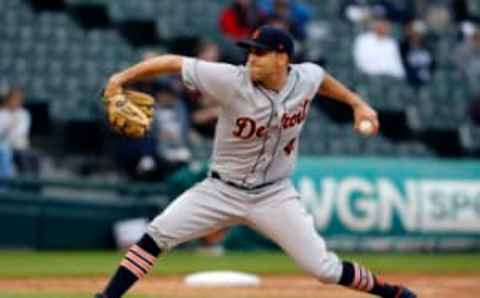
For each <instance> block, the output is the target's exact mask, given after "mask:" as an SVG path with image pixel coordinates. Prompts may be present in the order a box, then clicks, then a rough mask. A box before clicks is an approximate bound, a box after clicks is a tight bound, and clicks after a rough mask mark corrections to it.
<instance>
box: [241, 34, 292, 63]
mask: <svg viewBox="0 0 480 298" xmlns="http://www.w3.org/2000/svg"><path fill="white" fill-rule="evenodd" d="M237 45H238V46H239V47H242V48H252V47H253V48H259V49H264V50H271V51H276V52H283V53H286V54H287V55H288V56H289V57H290V58H291V57H293V53H294V50H295V49H294V45H293V38H292V37H291V36H290V34H289V33H288V32H285V31H283V30H281V29H278V28H275V27H272V26H262V27H260V28H258V29H257V30H255V31H254V32H253V33H252V36H251V38H249V39H244V40H240V41H238V42H237Z"/></svg>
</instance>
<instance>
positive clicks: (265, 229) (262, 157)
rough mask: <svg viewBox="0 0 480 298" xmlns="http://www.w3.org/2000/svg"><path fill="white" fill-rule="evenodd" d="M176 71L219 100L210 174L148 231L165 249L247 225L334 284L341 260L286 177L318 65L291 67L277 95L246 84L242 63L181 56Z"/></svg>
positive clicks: (320, 72) (318, 81)
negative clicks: (322, 235)
mask: <svg viewBox="0 0 480 298" xmlns="http://www.w3.org/2000/svg"><path fill="white" fill-rule="evenodd" d="M182 77H183V80H184V83H185V84H186V85H187V86H188V87H189V88H193V89H196V90H199V91H200V92H202V93H203V95H204V96H209V97H211V98H212V99H214V100H216V101H217V102H218V103H219V104H220V105H221V112H220V115H219V118H218V122H217V127H216V135H215V142H214V150H213V154H212V163H211V176H210V177H208V178H207V179H205V180H204V181H203V182H201V183H199V184H197V185H195V186H194V187H192V188H191V189H189V190H187V191H186V192H185V193H183V194H182V195H181V196H180V197H178V198H177V199H176V200H175V201H174V202H173V203H172V204H171V205H170V206H169V207H168V208H167V209H165V211H164V212H163V213H162V214H160V215H159V216H157V217H156V218H155V219H154V220H153V221H152V223H151V224H150V225H149V227H148V233H149V235H150V236H151V237H152V238H153V239H154V240H155V241H156V243H157V244H158V245H159V247H161V248H162V249H163V250H169V249H171V248H173V247H174V246H176V245H177V244H179V243H182V242H185V241H188V240H191V239H194V238H196V237H199V236H201V235H204V234H207V233H208V232H210V231H212V230H215V229H220V228H222V227H225V226H229V225H232V224H246V225H248V226H250V227H251V228H253V229H255V230H257V231H259V232H260V233H262V234H264V235H265V236H267V237H269V238H270V239H272V240H273V241H275V242H276V243H277V244H278V245H280V246H281V247H282V248H283V249H284V250H285V251H286V252H287V253H288V254H289V255H290V256H291V257H292V258H293V259H294V260H295V261H296V262H297V263H298V265H299V266H300V267H302V268H303V269H304V270H306V271H308V272H309V273H311V274H312V275H314V276H315V277H317V278H318V279H319V280H321V281H324V282H328V283H335V282H338V280H339V278H340V275H341V272H342V263H341V262H340V261H339V259H338V257H337V256H336V255H335V254H334V253H331V252H328V251H327V248H326V245H325V242H324V240H323V238H322V237H320V235H319V234H318V233H317V232H316V230H315V228H314V224H313V220H312V218H311V216H309V215H308V213H307V212H306V211H305V210H304V208H303V206H302V205H301V203H300V200H299V194H298V192H297V191H296V190H295V188H294V186H293V185H292V183H291V181H290V180H289V179H288V177H289V176H290V174H291V173H292V171H293V168H294V166H295V163H296V158H297V152H298V137H299V135H300V131H301V129H302V126H303V123H304V121H305V119H306V117H307V113H308V108H309V106H310V103H311V101H312V99H313V97H314V96H315V94H316V93H317V90H318V88H319V86H320V84H321V83H322V81H323V78H324V71H323V69H322V68H320V67H319V66H316V65H314V64H311V63H303V64H296V65H295V64H294V65H291V67H290V70H289V74H288V79H287V81H286V84H285V86H284V88H283V89H282V90H281V91H280V92H278V93H276V92H273V91H270V90H266V89H264V88H262V87H261V86H258V85H255V84H254V83H252V81H251V79H250V77H249V73H248V69H247V68H246V67H244V66H233V65H229V64H223V63H210V62H204V61H200V60H197V59H192V58H184V61H183V68H182ZM213 173H216V175H213Z"/></svg>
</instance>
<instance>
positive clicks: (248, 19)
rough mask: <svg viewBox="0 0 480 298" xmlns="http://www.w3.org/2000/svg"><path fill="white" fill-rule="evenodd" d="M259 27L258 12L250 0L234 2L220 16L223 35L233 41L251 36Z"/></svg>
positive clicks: (236, 0)
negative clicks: (256, 27) (254, 29)
mask: <svg viewBox="0 0 480 298" xmlns="http://www.w3.org/2000/svg"><path fill="white" fill-rule="evenodd" d="M256 25H257V11H256V8H255V5H254V4H253V2H252V1H250V0H234V1H233V3H232V4H231V5H230V6H229V7H227V8H225V9H224V10H223V11H222V13H221V14H220V18H219V26H220V29H221V31H222V32H223V34H225V35H226V36H227V37H230V38H233V39H242V38H246V37H248V36H249V35H250V33H251V32H252V30H253V28H254V27H255V26H256Z"/></svg>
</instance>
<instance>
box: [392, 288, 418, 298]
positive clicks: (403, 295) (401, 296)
mask: <svg viewBox="0 0 480 298" xmlns="http://www.w3.org/2000/svg"><path fill="white" fill-rule="evenodd" d="M396 289H397V291H398V292H397V294H396V295H395V298H417V295H416V294H415V293H413V292H412V290H410V289H408V288H405V287H396Z"/></svg>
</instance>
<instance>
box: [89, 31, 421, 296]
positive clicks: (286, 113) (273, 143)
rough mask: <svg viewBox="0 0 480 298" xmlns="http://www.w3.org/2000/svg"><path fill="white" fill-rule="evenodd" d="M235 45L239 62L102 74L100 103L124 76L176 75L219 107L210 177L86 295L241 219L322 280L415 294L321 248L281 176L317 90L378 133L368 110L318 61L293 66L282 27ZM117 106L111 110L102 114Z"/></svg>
mask: <svg viewBox="0 0 480 298" xmlns="http://www.w3.org/2000/svg"><path fill="white" fill-rule="evenodd" d="M238 45H239V46H240V47H243V48H245V49H246V50H247V51H248V59H247V63H246V65H244V66H234V65H229V64H224V63H212V62H205V61H201V60H198V59H193V58H187V57H181V56H176V55H162V56H159V57H155V58H152V59H150V60H147V61H144V62H141V63H139V64H137V65H134V66H132V67H130V68H128V69H126V70H124V71H122V72H119V73H117V74H114V75H113V76H112V77H111V78H110V79H109V81H108V84H107V86H106V88H105V94H104V96H105V98H106V99H107V102H108V99H109V98H115V97H116V96H118V95H119V94H122V93H124V92H125V91H124V90H123V86H124V85H125V84H126V83H129V82H131V81H134V80H137V79H140V78H145V77H151V76H157V75H163V74H181V76H182V79H183V83H184V84H185V85H186V86H187V87H188V88H192V89H195V90H198V91H200V92H202V93H203V95H204V96H206V97H209V98H210V99H212V100H215V101H216V102H217V103H218V104H219V106H220V107H221V112H220V115H219V118H218V122H217V126H216V134H215V141H214V149H213V153H212V161H211V166H210V171H209V177H208V178H206V179H205V180H204V181H202V182H200V183H199V184H197V185H195V186H193V187H192V188H191V189H190V190H188V191H186V192H185V193H183V194H182V195H180V196H179V197H178V198H177V199H176V200H175V201H174V202H173V203H172V204H171V205H170V206H169V207H168V208H166V209H165V211H163V213H161V214H160V215H159V216H157V217H156V218H155V219H154V220H153V221H152V222H151V223H150V225H149V227H148V231H147V232H146V233H145V235H143V237H142V238H141V239H140V240H139V242H138V243H137V244H136V245H134V246H132V247H131V248H130V249H129V251H128V252H127V254H126V256H125V257H124V259H123V260H122V261H121V264H120V266H119V267H118V269H117V271H116V272H115V274H114V275H113V277H112V278H111V280H110V282H109V283H108V285H107V286H106V288H105V289H104V291H103V292H102V293H99V294H96V296H95V297H96V298H119V297H122V295H124V293H126V292H127V291H128V289H129V288H130V287H131V286H132V285H133V284H134V283H135V282H136V281H138V280H140V279H141V278H142V277H144V276H145V275H146V274H147V273H148V272H149V271H150V270H151V269H152V267H153V266H154V263H155V261H156V259H157V257H158V256H159V255H160V253H162V252H167V251H169V250H171V249H172V248H174V247H175V246H176V245H178V244H180V243H182V242H185V241H188V240H192V239H194V238H197V237H200V236H202V235H205V234H206V233H208V232H209V231H211V230H213V229H218V228H222V227H226V226H229V225H232V224H245V225H248V226H249V227H251V228H253V229H255V230H256V231H258V232H260V233H262V234H263V235H265V236H267V237H269V238H270V239H272V240H273V241H275V242H276V243H277V244H278V245H279V246H280V247H282V249H283V250H284V251H285V252H286V253H287V254H288V255H289V256H290V257H291V258H293V259H294V260H295V262H296V263H297V264H298V265H299V266H300V267H301V268H303V269H304V270H305V271H307V272H308V273H310V274H311V275H313V276H314V277H315V278H317V279H318V280H320V281H321V282H324V283H333V284H339V285H342V286H345V287H348V288H351V289H354V290H357V291H363V292H367V293H371V294H373V295H376V296H379V297H387V298H414V297H416V295H415V294H414V293H413V292H412V291H411V290H409V289H407V288H405V287H403V286H397V285H391V284H388V283H384V282H382V281H380V279H379V278H378V277H377V276H376V275H375V274H373V273H372V272H371V271H369V270H368V269H367V268H365V267H364V266H362V265H360V264H358V263H355V262H350V261H343V260H340V259H339V258H338V257H337V255H336V254H334V253H333V252H330V251H328V250H327V247H326V245H325V242H324V240H323V238H322V237H321V236H320V235H319V234H318V233H317V231H316V230H315V228H314V224H313V221H312V218H311V217H310V216H309V215H308V214H307V213H306V212H305V209H304V208H303V206H302V204H301V203H300V200H299V193H298V192H297V191H296V190H295V188H294V186H293V185H292V183H291V182H290V180H289V176H290V175H291V173H292V171H293V169H294V167H295V163H296V159H297V153H298V144H299V137H300V132H301V130H302V127H303V124H304V122H305V120H306V118H307V114H308V111H309V108H310V106H311V102H312V100H313V99H314V98H315V96H316V95H317V94H320V95H324V96H327V97H328V98H333V99H335V100H338V101H340V102H343V103H345V104H348V105H349V106H350V107H351V108H352V110H353V113H354V129H355V130H357V131H358V132H360V133H363V134H367V135H370V134H375V133H376V132H377V131H378V128H379V123H378V119H377V114H376V112H375V111H374V110H373V109H372V108H371V107H370V106H369V105H368V104H367V103H366V102H364V101H363V100H361V99H360V98H359V96H358V95H357V94H355V93H353V92H351V91H350V90H348V89H347V88H346V87H344V86H343V85H342V84H341V83H340V82H338V81H336V80H335V79H334V78H333V77H332V76H331V75H329V74H328V73H326V72H325V71H324V70H323V69H322V68H321V67H319V66H317V65H315V64H312V63H302V64H292V63H291V59H292V56H293V54H294V44H293V41H292V38H291V37H290V36H289V35H288V33H285V32H283V31H281V30H279V29H276V28H273V27H268V26H264V27H260V28H259V29H258V30H256V31H255V32H254V33H253V35H252V37H251V39H247V40H243V41H240V42H238ZM118 106H122V105H121V104H120V105H118ZM116 107H117V105H113V106H110V108H111V110H115V109H116ZM112 113H114V111H113V112H112ZM138 113H139V114H141V113H140V110H139V112H138ZM109 116H110V115H109ZM127 116H128V114H127ZM134 116H135V115H134ZM140 118H141V117H140ZM147 118H148V117H147ZM140 122H141V121H140ZM141 123H142V125H145V123H146V122H141ZM147 124H148V123H147ZM113 125H114V126H122V127H117V129H118V130H120V131H121V130H122V128H123V127H124V126H125V125H126V124H125V121H123V120H122V121H114V123H113ZM134 131H141V132H143V130H142V129H141V130H137V129H135V130H134Z"/></svg>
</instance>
